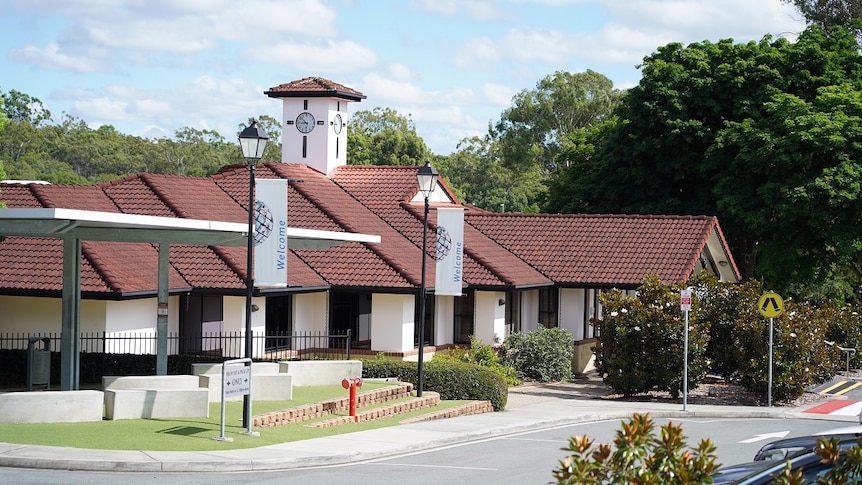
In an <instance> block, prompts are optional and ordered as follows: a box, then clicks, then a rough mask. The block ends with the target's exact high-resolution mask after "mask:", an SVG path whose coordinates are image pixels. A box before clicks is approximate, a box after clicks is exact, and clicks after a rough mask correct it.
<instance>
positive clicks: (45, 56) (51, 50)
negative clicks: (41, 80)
mask: <svg viewBox="0 0 862 485" xmlns="http://www.w3.org/2000/svg"><path fill="white" fill-rule="evenodd" d="M9 58H10V59H11V60H13V61H16V62H20V63H22V64H30V65H32V66H34V67H37V68H41V69H50V70H53V71H71V72H96V71H100V70H102V69H104V68H105V66H104V65H103V63H102V62H101V60H98V59H94V58H92V57H87V56H74V55H71V54H68V53H65V52H61V50H60V46H59V45H57V44H55V43H53V42H52V43H50V44H47V45H46V46H45V47H42V48H40V47H36V46H32V45H30V46H26V47H21V48H17V49H11V50H10V51H9Z"/></svg>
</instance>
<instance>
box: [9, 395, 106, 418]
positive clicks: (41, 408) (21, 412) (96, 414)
mask: <svg viewBox="0 0 862 485" xmlns="http://www.w3.org/2000/svg"><path fill="white" fill-rule="evenodd" d="M101 420H102V392H101V391H34V392H7V393H0V422H2V423H78V422H84V421H101Z"/></svg>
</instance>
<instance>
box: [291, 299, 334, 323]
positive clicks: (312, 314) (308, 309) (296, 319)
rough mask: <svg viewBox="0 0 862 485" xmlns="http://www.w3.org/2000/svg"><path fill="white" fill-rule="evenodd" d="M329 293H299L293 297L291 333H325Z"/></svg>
mask: <svg viewBox="0 0 862 485" xmlns="http://www.w3.org/2000/svg"><path fill="white" fill-rule="evenodd" d="M327 308H329V292H326V291H319V292H315V293H299V294H296V295H294V296H293V331H294V332H326V331H327V328H326V312H327Z"/></svg>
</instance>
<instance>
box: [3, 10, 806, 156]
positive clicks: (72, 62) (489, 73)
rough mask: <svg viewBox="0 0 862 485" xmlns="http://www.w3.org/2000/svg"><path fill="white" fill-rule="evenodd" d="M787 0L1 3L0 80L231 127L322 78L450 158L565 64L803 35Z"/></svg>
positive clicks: (131, 123) (628, 60) (609, 64)
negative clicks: (679, 45) (301, 83)
mask: <svg viewBox="0 0 862 485" xmlns="http://www.w3.org/2000/svg"><path fill="white" fill-rule="evenodd" d="M804 28H805V23H804V21H803V20H802V18H801V16H800V15H799V14H798V13H797V12H796V11H795V10H794V9H793V8H792V7H789V6H787V5H785V4H784V3H782V2H781V0H487V1H483V0H402V1H395V0H62V1H57V0H4V1H3V8H2V9H0V32H3V34H2V38H0V73H2V75H0V90H2V91H4V92H7V91H10V90H12V89H15V90H18V91H22V92H24V93H27V94H29V95H31V96H35V97H37V98H39V99H40V100H41V101H42V102H43V103H44V104H45V105H46V106H47V107H48V109H49V110H51V113H52V115H53V117H54V120H55V121H59V120H60V119H61V117H62V115H63V113H69V114H71V115H72V116H75V117H77V118H80V119H82V120H84V121H86V122H87V123H88V124H90V126H92V127H94V128H96V127H98V126H100V125H102V124H111V125H114V126H115V127H116V128H117V129H118V130H119V131H121V132H123V133H128V134H134V135H139V136H144V137H150V138H159V137H162V136H171V135H173V133H174V132H175V131H176V130H177V129H179V128H182V127H186V126H189V127H193V128H197V129H212V130H216V131H218V132H219V133H220V134H222V135H223V136H225V138H228V139H232V138H234V137H235V133H236V130H237V126H238V125H239V124H240V123H242V122H244V121H245V120H246V119H247V118H249V117H252V116H258V115H261V114H267V115H270V116H273V117H275V118H277V119H278V118H280V116H281V102H280V101H279V100H275V99H271V98H268V97H266V96H265V95H263V91H265V90H267V89H269V88H271V87H273V86H277V85H279V84H282V83H285V82H289V81H293V80H296V79H301V78H303V77H307V76H320V77H324V78H327V79H330V80H332V81H335V82H338V83H341V84H344V85H346V86H349V87H351V88H354V89H356V90H358V91H361V92H362V93H363V94H365V95H366V96H367V98H366V99H365V100H363V101H362V102H361V103H352V104H351V106H350V109H351V111H354V112H355V111H356V110H371V109H373V108H375V107H384V108H391V109H394V110H396V111H398V112H399V113H400V114H402V115H404V116H408V115H409V116H410V117H411V119H412V120H413V121H414V123H415V124H416V129H417V132H418V134H419V136H421V137H422V138H423V139H424V140H425V142H426V144H427V145H428V146H429V147H430V148H431V149H432V150H433V151H434V152H435V153H438V154H442V155H446V154H449V153H451V152H453V151H455V149H456V146H457V144H458V142H459V141H460V140H462V139H463V138H465V137H470V136H475V135H479V136H481V135H484V134H485V133H486V132H487V128H488V123H489V122H494V121H496V120H498V119H499V118H500V114H501V112H502V111H503V110H504V109H506V108H507V107H509V106H511V101H512V96H514V95H515V94H516V93H518V92H519V91H522V90H524V89H534V88H535V86H536V83H537V82H538V81H539V80H540V79H542V78H544V77H546V76H549V75H551V74H553V73H554V72H556V71H570V72H581V71H584V70H586V69H592V70H594V71H597V72H599V73H601V74H604V75H605V76H607V77H608V78H610V79H611V80H612V81H613V82H614V85H615V87H617V88H620V89H625V88H629V87H631V86H634V85H636V84H637V83H638V80H639V79H640V73H639V71H638V70H637V69H636V67H635V66H636V65H637V64H638V63H640V61H641V60H642V59H643V58H644V56H647V55H649V54H651V53H653V52H654V51H655V50H656V48H657V47H659V46H662V45H665V44H668V43H670V42H683V43H690V42H700V41H703V40H710V41H718V40H720V39H725V38H732V39H734V40H736V41H738V42H744V41H749V40H759V39H761V38H762V37H763V36H764V35H766V34H771V35H773V36H774V37H778V36H784V37H788V38H790V39H795V37H796V34H798V33H799V32H800V31H801V30H803V29H804Z"/></svg>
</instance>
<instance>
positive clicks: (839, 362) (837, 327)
mask: <svg viewBox="0 0 862 485" xmlns="http://www.w3.org/2000/svg"><path fill="white" fill-rule="evenodd" d="M819 313H820V316H821V318H823V319H824V320H825V321H826V324H827V327H826V340H828V341H830V342H832V343H833V344H834V346H833V350H832V355H833V361H834V362H836V367H837V369H838V370H843V369H846V367H847V354H846V353H843V352H841V351H840V350H839V349H838V347H843V348H852V349H856V352H853V353H851V354H850V367H851V368H852V369H858V368H859V367H860V366H862V303H859V302H856V303H853V304H848V305H842V306H840V307H837V308H835V307H832V306H827V307H824V308H822V309H821V310H820V312H819Z"/></svg>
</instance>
